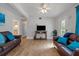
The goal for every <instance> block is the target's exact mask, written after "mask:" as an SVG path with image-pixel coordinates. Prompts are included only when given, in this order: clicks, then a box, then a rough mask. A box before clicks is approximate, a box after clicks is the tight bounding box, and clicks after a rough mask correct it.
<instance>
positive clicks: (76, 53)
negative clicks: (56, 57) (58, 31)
mask: <svg viewBox="0 0 79 59" xmlns="http://www.w3.org/2000/svg"><path fill="white" fill-rule="evenodd" d="M71 36H72V34H71ZM72 37H73V36H72ZM56 39H57V37H54V38H53V43H54V45H55V48H56V49H57V51H58V53H59V54H60V55H61V56H79V48H77V49H75V50H74V51H72V50H70V49H69V48H67V47H66V46H65V45H63V44H61V43H58V42H57V41H56Z"/></svg>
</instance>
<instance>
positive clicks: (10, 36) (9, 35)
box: [7, 32, 15, 41]
mask: <svg viewBox="0 0 79 59" xmlns="http://www.w3.org/2000/svg"><path fill="white" fill-rule="evenodd" d="M7 38H8V39H9V40H11V41H12V40H14V39H15V37H14V35H13V34H12V33H11V32H8V33H7Z"/></svg>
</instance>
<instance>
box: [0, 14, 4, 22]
mask: <svg viewBox="0 0 79 59" xmlns="http://www.w3.org/2000/svg"><path fill="white" fill-rule="evenodd" d="M0 23H5V15H4V14H3V13H0Z"/></svg>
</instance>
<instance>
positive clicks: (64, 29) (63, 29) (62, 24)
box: [61, 20, 66, 35]
mask: <svg viewBox="0 0 79 59" xmlns="http://www.w3.org/2000/svg"><path fill="white" fill-rule="evenodd" d="M65 22H66V21H65V20H62V21H61V35H64V34H65V32H66V28H65V26H66V24H65Z"/></svg>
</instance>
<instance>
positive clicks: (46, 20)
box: [26, 17, 54, 39]
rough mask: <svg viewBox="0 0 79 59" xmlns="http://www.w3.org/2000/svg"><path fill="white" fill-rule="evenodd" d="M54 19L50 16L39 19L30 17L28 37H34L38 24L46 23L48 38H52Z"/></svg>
mask: <svg viewBox="0 0 79 59" xmlns="http://www.w3.org/2000/svg"><path fill="white" fill-rule="evenodd" d="M53 20H54V19H50V18H42V19H41V20H39V19H38V18H37V17H30V18H29V19H28V21H27V22H28V23H27V33H26V35H27V38H28V39H33V37H34V34H35V31H36V26H37V25H46V31H47V39H52V35H51V32H52V31H53V26H54V24H53Z"/></svg>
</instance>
